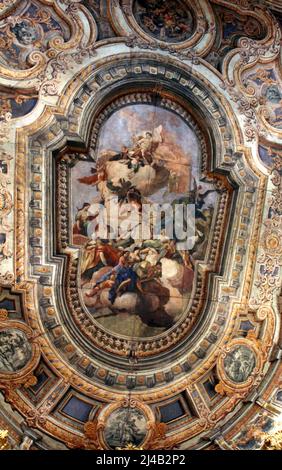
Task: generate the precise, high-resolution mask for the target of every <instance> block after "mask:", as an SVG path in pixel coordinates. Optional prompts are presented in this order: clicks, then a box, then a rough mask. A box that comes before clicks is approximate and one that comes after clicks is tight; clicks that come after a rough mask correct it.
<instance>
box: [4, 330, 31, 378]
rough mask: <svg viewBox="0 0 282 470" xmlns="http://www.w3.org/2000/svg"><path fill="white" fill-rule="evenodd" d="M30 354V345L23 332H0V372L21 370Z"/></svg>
mask: <svg viewBox="0 0 282 470" xmlns="http://www.w3.org/2000/svg"><path fill="white" fill-rule="evenodd" d="M31 353H32V351H31V345H30V343H29V342H28V339H27V337H26V335H25V333H24V332H23V331H20V330H17V329H15V328H11V329H7V330H2V331H0V372H15V371H18V370H20V369H23V367H24V366H25V365H26V364H27V363H28V361H29V360H30V358H31Z"/></svg>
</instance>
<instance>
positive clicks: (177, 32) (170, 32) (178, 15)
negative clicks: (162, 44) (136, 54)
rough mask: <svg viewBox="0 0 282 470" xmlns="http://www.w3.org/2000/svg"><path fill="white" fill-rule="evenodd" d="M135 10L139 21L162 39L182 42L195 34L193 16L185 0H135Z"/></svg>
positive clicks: (152, 33) (149, 31) (151, 33)
mask: <svg viewBox="0 0 282 470" xmlns="http://www.w3.org/2000/svg"><path fill="white" fill-rule="evenodd" d="M133 10H134V16H135V19H136V21H137V23H138V24H139V25H140V26H141V27H142V28H143V29H144V31H146V32H147V33H148V34H150V35H151V36H153V37H155V38H156V39H159V40H160V41H166V42H181V41H185V40H186V39H188V38H189V37H191V36H192V34H193V31H194V27H195V25H194V20H193V16H192V13H191V12H190V10H189V8H188V6H187V4H186V2H185V1H184V0H171V1H169V2H168V1H166V0H148V1H147V0H135V2H134V7H133Z"/></svg>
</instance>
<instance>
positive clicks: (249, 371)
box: [216, 338, 262, 394]
mask: <svg viewBox="0 0 282 470" xmlns="http://www.w3.org/2000/svg"><path fill="white" fill-rule="evenodd" d="M259 346H260V344H259V341H257V340H255V339H252V340H251V339H247V338H244V339H241V338H239V339H233V340H231V341H230V343H229V344H228V345H227V346H226V347H225V348H224V350H223V352H222V353H221V354H220V356H219V359H218V363H217V373H218V376H219V378H220V383H219V384H218V385H217V386H216V390H217V392H218V393H221V394H224V393H227V394H229V393H236V392H238V393H239V394H241V393H246V392H247V391H248V390H249V388H250V387H251V386H253V385H254V383H255V380H256V378H257V377H258V375H259V373H260V372H261V367H262V352H261V351H260V350H259Z"/></svg>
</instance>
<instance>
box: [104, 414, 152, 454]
mask: <svg viewBox="0 0 282 470" xmlns="http://www.w3.org/2000/svg"><path fill="white" fill-rule="evenodd" d="M146 435H147V420H146V417H145V415H144V413H143V412H142V411H141V410H139V409H138V408H118V409H117V410H115V411H113V413H112V414H111V415H110V416H109V418H108V420H107V423H106V426H105V429H104V439H105V442H106V444H107V445H108V446H109V447H110V448H111V449H117V448H126V447H128V446H134V447H140V446H141V445H142V443H143V442H144V440H145V438H146Z"/></svg>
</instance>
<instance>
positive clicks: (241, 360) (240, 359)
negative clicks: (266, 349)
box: [224, 346, 256, 383]
mask: <svg viewBox="0 0 282 470" xmlns="http://www.w3.org/2000/svg"><path fill="white" fill-rule="evenodd" d="M255 366H256V356H255V354H254V352H253V351H252V350H251V349H250V348H248V347H246V346H237V347H236V348H234V349H233V350H232V351H230V352H229V353H228V354H227V355H226V358H225V359H224V370H225V372H226V375H227V376H228V377H229V379H231V380H232V381H233V382H237V383H242V382H246V380H247V379H248V378H249V377H250V375H251V373H252V372H253V370H254V368H255Z"/></svg>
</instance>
